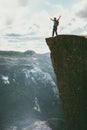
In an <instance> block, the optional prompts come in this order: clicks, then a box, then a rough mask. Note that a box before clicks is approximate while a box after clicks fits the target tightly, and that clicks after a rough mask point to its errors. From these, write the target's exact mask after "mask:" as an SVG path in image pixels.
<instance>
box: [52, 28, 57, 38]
mask: <svg viewBox="0 0 87 130" xmlns="http://www.w3.org/2000/svg"><path fill="white" fill-rule="evenodd" d="M54 33H55V34H56V36H57V26H53V32H52V37H53V36H54Z"/></svg>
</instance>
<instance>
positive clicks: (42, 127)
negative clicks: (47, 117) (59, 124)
mask: <svg viewBox="0 0 87 130" xmlns="http://www.w3.org/2000/svg"><path fill="white" fill-rule="evenodd" d="M23 130H52V129H51V128H50V127H49V126H48V125H47V124H46V121H36V122H34V124H32V125H31V126H29V127H27V128H24V129H23Z"/></svg>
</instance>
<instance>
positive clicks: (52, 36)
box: [52, 28, 54, 37]
mask: <svg viewBox="0 0 87 130" xmlns="http://www.w3.org/2000/svg"><path fill="white" fill-rule="evenodd" d="M53 36H54V28H53V31H52V37H53Z"/></svg>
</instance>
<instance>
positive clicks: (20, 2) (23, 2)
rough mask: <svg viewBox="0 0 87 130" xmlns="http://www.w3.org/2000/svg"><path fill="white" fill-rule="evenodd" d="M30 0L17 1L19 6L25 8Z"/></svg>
mask: <svg viewBox="0 0 87 130" xmlns="http://www.w3.org/2000/svg"><path fill="white" fill-rule="evenodd" d="M30 1H31V0H18V4H19V5H20V6H27V5H28V3H29V2H30Z"/></svg>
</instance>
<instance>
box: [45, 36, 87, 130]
mask: <svg viewBox="0 0 87 130" xmlns="http://www.w3.org/2000/svg"><path fill="white" fill-rule="evenodd" d="M46 42H47V45H48V46H49V49H50V51H51V60H52V64H53V68H54V71H55V74H56V77H57V81H58V89H59V92H60V97H61V99H62V102H63V107H64V112H65V117H66V122H67V123H66V124H67V130H87V101H86V100H87V39H86V37H83V36H75V35H59V36H56V37H51V38H46Z"/></svg>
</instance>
